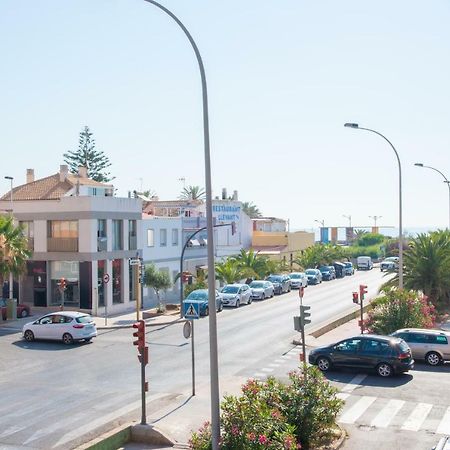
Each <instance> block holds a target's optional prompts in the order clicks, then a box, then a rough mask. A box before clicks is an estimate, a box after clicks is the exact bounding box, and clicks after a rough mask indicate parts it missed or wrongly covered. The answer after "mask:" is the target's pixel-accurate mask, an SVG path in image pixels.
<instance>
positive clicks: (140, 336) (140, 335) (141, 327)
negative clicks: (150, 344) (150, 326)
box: [133, 320, 145, 351]
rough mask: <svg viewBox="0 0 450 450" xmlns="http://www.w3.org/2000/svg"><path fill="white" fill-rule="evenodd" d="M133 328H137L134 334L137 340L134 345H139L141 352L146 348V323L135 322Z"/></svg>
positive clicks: (141, 321)
mask: <svg viewBox="0 0 450 450" xmlns="http://www.w3.org/2000/svg"><path fill="white" fill-rule="evenodd" d="M133 328H137V331H135V332H134V333H133V336H134V337H136V338H137V340H135V341H133V345H137V346H138V349H139V351H141V349H143V348H144V347H145V322H144V321H143V320H140V321H139V322H135V323H133Z"/></svg>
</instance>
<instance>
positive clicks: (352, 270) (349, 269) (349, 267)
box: [344, 261, 355, 275]
mask: <svg viewBox="0 0 450 450" xmlns="http://www.w3.org/2000/svg"><path fill="white" fill-rule="evenodd" d="M344 266H345V275H354V273H355V268H354V267H353V263H351V262H350V261H348V262H345V263H344Z"/></svg>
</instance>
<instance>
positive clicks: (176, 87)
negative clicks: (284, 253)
mask: <svg viewBox="0 0 450 450" xmlns="http://www.w3.org/2000/svg"><path fill="white" fill-rule="evenodd" d="M162 2H163V4H164V5H165V6H167V7H169V8H170V9H172V10H173V11H174V12H175V13H176V14H177V15H178V16H179V17H180V19H181V20H182V21H184V23H185V25H186V26H187V27H188V28H189V30H190V31H191V33H192V35H193V36H194V38H195V39H196V41H197V44H198V46H199V48H200V51H201V53H202V55H203V59H204V62H205V66H206V71H207V79H208V88H209V100H210V103H209V104H210V118H211V151H212V165H213V167H212V168H213V172H212V176H213V190H214V195H219V194H220V192H221V188H222V187H227V188H228V191H229V192H231V191H232V190H234V189H236V190H238V191H239V196H240V199H241V200H244V201H245V200H247V201H253V202H254V203H255V204H256V205H258V207H259V208H260V209H261V211H262V212H263V213H264V214H266V215H271V216H279V217H283V218H289V219H290V221H291V226H292V227H293V228H302V227H306V228H310V227H313V226H317V224H315V223H314V220H315V219H320V220H322V219H324V220H325V223H326V225H330V226H331V225H345V224H346V223H347V220H346V219H345V218H343V217H342V215H343V214H347V215H348V214H351V215H352V217H353V224H354V225H367V224H371V223H372V220H371V219H369V217H368V216H369V215H381V216H383V217H382V219H380V220H379V224H380V225H396V224H397V223H398V213H397V211H398V190H397V189H398V178H397V174H398V171H397V163H396V159H395V155H394V153H393V152H392V150H391V148H390V147H389V146H388V145H387V144H386V143H385V142H384V141H383V140H382V139H381V138H379V137H377V136H375V135H373V134H370V133H367V132H363V131H357V130H350V129H345V128H344V127H343V124H344V122H348V121H355V122H359V123H360V125H361V126H367V127H369V128H374V129H376V130H378V131H380V132H382V133H383V134H385V135H386V136H387V137H388V138H389V139H390V140H391V141H392V142H393V143H394V145H395V146H396V148H397V150H398V152H399V154H400V157H401V160H402V163H403V175H404V186H403V187H404V223H405V226H406V227H420V226H423V227H427V226H430V227H444V226H446V225H447V221H448V190H447V189H446V186H445V185H444V183H443V182H442V180H441V179H440V177H439V176H438V174H436V173H434V172H432V171H430V170H426V169H419V168H416V167H414V166H413V164H414V162H418V161H419V162H423V163H425V164H428V165H431V166H434V167H437V168H439V169H440V170H442V171H443V172H444V173H446V174H447V176H450V156H449V155H450V83H449V80H450V56H449V55H450V27H449V23H450V3H449V2H448V1H447V0H433V1H429V2H423V1H418V0H396V1H392V0H390V1H388V0H377V1H372V2H367V1H364V2H362V1H356V0H349V1H344V0H343V1H336V0H327V1H304V0H284V1H275V0H246V1H244V2H243V1H242V0H240V1H238V0H228V1H226V2H219V1H212V0H209V1H206V0H191V1H187V0H162ZM0 55H1V61H2V68H1V70H0V132H1V141H0V142H1V155H2V157H1V171H0V172H1V180H0V190H1V192H5V191H7V189H8V183H7V182H6V180H4V179H3V176H4V175H12V176H14V178H15V183H16V184H21V183H23V182H24V181H25V171H26V169H27V168H34V169H35V172H36V176H37V177H43V176H46V175H49V174H51V173H55V172H56V171H57V170H58V168H59V164H61V163H62V162H63V159H62V154H63V153H64V152H66V151H68V150H71V149H76V147H77V143H78V133H79V132H80V131H81V129H82V127H83V126H84V125H89V127H90V128H91V130H92V131H93V132H94V136H95V138H96V141H97V147H98V149H101V150H103V151H104V152H105V153H106V154H107V155H108V156H109V158H110V159H111V162H112V163H113V165H112V167H111V171H112V173H113V175H115V176H116V180H115V181H114V183H115V185H116V187H117V188H118V189H119V193H121V194H124V195H125V194H126V192H127V191H128V190H133V189H139V188H140V186H141V181H140V178H142V179H143V187H144V188H151V189H153V190H155V191H156V192H157V193H158V194H159V196H160V198H162V199H172V198H175V197H177V196H178V195H179V192H180V190H181V188H182V183H181V182H180V181H178V179H179V178H180V177H185V178H186V183H187V184H192V185H204V162H203V140H202V116H201V92H200V81H199V74H198V67H197V65H196V61H195V58H194V54H193V52H192V49H191V48H190V46H189V43H188V42H187V40H186V38H185V36H184V35H183V34H182V32H181V30H179V29H178V28H177V26H176V25H175V23H173V22H172V21H171V19H170V18H169V17H167V16H165V15H164V14H163V13H162V12H160V11H159V10H158V9H156V8H155V7H154V6H152V5H150V4H147V3H145V2H144V1H140V0H96V1H92V0H64V1H61V0H40V1H39V2H32V1H30V0H28V1H25V0H3V1H2V2H1V4H0Z"/></svg>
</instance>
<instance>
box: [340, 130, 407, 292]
mask: <svg viewBox="0 0 450 450" xmlns="http://www.w3.org/2000/svg"><path fill="white" fill-rule="evenodd" d="M344 127H348V128H356V129H358V130H365V131H370V132H371V133H375V134H378V136H380V137H382V138H383V139H384V140H385V141H386V142H387V143H388V144H389V145H390V146H391V147H392V150H394V153H395V156H396V158H397V162H398V216H399V217H398V287H399V289H403V211H402V165H401V162H400V157H399V156H398V153H397V150H396V149H395V147H394V146H393V145H392V142H391V141H390V140H389V139H388V138H387V137H386V136H383V135H382V134H381V133H379V132H378V131H375V130H372V129H370V128H363V127H360V126H359V125H358V124H357V123H346V124H345V125H344Z"/></svg>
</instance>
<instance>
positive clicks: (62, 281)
mask: <svg viewBox="0 0 450 450" xmlns="http://www.w3.org/2000/svg"><path fill="white" fill-rule="evenodd" d="M66 287H67V282H66V279H65V278H61V279H60V280H59V288H60V289H61V290H62V291H64V290H65V289H66Z"/></svg>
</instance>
